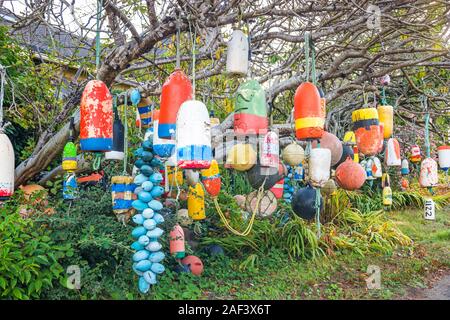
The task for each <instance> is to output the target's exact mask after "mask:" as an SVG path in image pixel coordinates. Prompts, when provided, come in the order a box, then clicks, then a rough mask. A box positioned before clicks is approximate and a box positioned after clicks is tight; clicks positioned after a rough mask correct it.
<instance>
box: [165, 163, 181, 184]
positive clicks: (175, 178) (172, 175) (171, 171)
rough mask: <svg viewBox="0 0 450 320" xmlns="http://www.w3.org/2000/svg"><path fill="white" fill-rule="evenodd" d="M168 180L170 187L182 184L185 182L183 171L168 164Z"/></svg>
mask: <svg viewBox="0 0 450 320" xmlns="http://www.w3.org/2000/svg"><path fill="white" fill-rule="evenodd" d="M166 171H167V180H168V181H167V182H168V184H169V186H170V187H176V186H181V185H182V184H183V171H182V170H181V169H178V168H177V167H175V166H166Z"/></svg>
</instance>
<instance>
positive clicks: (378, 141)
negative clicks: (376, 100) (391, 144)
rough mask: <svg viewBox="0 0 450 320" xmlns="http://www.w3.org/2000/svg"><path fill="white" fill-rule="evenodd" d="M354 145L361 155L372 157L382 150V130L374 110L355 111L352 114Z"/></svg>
mask: <svg viewBox="0 0 450 320" xmlns="http://www.w3.org/2000/svg"><path fill="white" fill-rule="evenodd" d="M352 122H353V131H354V132H355V136H356V145H357V146H358V149H359V151H360V152H361V153H363V154H364V155H366V156H374V155H376V154H377V153H378V152H380V151H381V149H382V148H383V129H382V128H381V127H380V124H379V120H378V112H377V109H375V108H365V109H359V110H355V111H353V113H352Z"/></svg>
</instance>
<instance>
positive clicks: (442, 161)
mask: <svg viewBox="0 0 450 320" xmlns="http://www.w3.org/2000/svg"><path fill="white" fill-rule="evenodd" d="M437 150H438V157H439V167H441V169H442V170H444V171H447V170H448V169H449V168H450V146H440V147H438V148H437Z"/></svg>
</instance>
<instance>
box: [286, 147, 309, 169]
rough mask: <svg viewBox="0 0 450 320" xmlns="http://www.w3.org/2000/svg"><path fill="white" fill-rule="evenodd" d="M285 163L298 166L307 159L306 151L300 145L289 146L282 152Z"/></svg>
mask: <svg viewBox="0 0 450 320" xmlns="http://www.w3.org/2000/svg"><path fill="white" fill-rule="evenodd" d="M281 157H282V158H283V161H284V162H285V163H286V164H288V165H290V166H293V167H295V166H298V165H299V164H300V163H302V161H303V160H304V159H305V150H303V148H302V147H301V146H300V145H299V144H298V143H295V142H293V143H290V144H288V145H287V146H286V147H285V148H284V149H283V151H282V152H281Z"/></svg>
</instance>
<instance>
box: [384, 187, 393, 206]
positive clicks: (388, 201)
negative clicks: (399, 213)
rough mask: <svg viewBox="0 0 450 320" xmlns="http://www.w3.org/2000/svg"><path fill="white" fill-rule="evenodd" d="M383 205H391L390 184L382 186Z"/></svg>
mask: <svg viewBox="0 0 450 320" xmlns="http://www.w3.org/2000/svg"><path fill="white" fill-rule="evenodd" d="M383 205H384V206H391V205H392V189H391V187H390V186H386V187H384V188H383Z"/></svg>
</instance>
